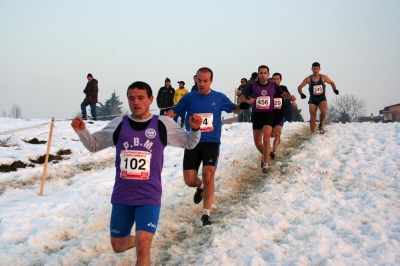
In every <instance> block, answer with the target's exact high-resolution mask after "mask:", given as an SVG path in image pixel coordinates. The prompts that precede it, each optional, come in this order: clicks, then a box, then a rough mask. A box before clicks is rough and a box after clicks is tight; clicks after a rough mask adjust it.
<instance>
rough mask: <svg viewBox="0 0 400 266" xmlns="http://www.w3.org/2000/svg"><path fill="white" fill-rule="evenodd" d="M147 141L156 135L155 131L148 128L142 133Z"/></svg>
mask: <svg viewBox="0 0 400 266" xmlns="http://www.w3.org/2000/svg"><path fill="white" fill-rule="evenodd" d="M144 134H145V135H146V137H147V138H148V139H154V138H155V136H156V135H157V133H156V131H155V130H154V129H153V128H149V129H147V130H146V132H145V133H144Z"/></svg>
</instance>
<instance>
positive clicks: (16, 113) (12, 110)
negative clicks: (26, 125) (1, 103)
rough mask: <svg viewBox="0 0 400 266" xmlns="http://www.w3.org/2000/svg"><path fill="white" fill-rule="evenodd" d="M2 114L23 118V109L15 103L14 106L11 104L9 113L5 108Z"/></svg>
mask: <svg viewBox="0 0 400 266" xmlns="http://www.w3.org/2000/svg"><path fill="white" fill-rule="evenodd" d="M1 116H3V117H11V118H22V111H21V108H20V107H19V106H18V105H16V104H13V106H11V108H10V110H8V113H7V112H6V111H5V110H3V111H2V113H1Z"/></svg>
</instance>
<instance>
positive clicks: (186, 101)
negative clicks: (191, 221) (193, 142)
mask: <svg viewBox="0 0 400 266" xmlns="http://www.w3.org/2000/svg"><path fill="white" fill-rule="evenodd" d="M212 82H213V72H212V70H211V69H209V68H207V67H202V68H200V69H199V70H198V71H197V85H198V90H197V91H192V92H190V93H188V94H186V95H185V96H183V97H182V99H181V100H180V101H179V102H178V104H177V105H176V106H174V107H173V108H172V109H171V110H170V111H168V113H167V116H169V117H171V118H172V117H174V116H176V114H179V113H182V112H187V115H188V116H191V115H193V114H198V115H199V116H201V118H202V124H201V126H200V130H201V138H200V142H199V144H197V146H196V147H195V148H194V149H192V150H188V149H186V150H185V154H184V156H183V177H184V180H185V183H186V185H188V186H189V187H195V188H197V189H196V192H195V194H194V197H193V201H194V203H195V204H199V203H200V202H201V201H202V200H203V197H204V200H203V215H202V217H201V221H202V222H203V226H206V225H211V224H212V221H211V218H210V212H211V206H212V202H213V198H214V175H215V171H216V168H217V164H218V156H219V146H220V144H221V130H222V121H221V113H222V111H225V112H227V113H231V112H234V113H236V114H240V113H241V112H243V109H246V108H248V107H249V104H248V103H247V102H245V103H242V104H241V105H240V106H239V105H236V104H234V103H233V102H232V101H231V100H229V98H228V97H226V95H225V94H223V93H221V92H217V91H215V90H212V89H211V84H212ZM186 120H187V118H186ZM201 163H202V164H203V171H202V179H200V178H198V177H197V173H198V170H199V167H200V164H201Z"/></svg>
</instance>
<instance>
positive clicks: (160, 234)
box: [152, 125, 311, 265]
mask: <svg viewBox="0 0 400 266" xmlns="http://www.w3.org/2000/svg"><path fill="white" fill-rule="evenodd" d="M309 130H310V129H309V126H308V125H304V126H303V127H301V130H300V131H298V132H296V133H295V134H293V135H290V136H288V139H285V141H282V142H281V143H280V145H279V148H278V150H277V152H276V157H275V159H274V160H270V162H269V163H270V168H269V172H268V173H267V174H263V173H262V172H261V168H260V161H261V155H260V154H259V153H258V152H257V153H256V152H255V155H254V159H253V160H254V161H253V162H252V163H251V164H250V165H249V162H248V161H244V162H237V161H234V162H232V172H231V174H232V177H231V178H230V179H229V181H228V180H227V179H225V180H224V181H219V180H218V170H217V173H216V178H215V195H214V202H213V209H212V210H211V218H212V220H213V222H214V224H213V225H212V226H206V227H203V226H202V224H201V222H200V214H201V209H202V203H200V204H199V205H201V206H198V205H195V204H194V203H193V199H192V198H190V199H185V200H184V201H183V202H181V203H180V204H175V205H173V206H167V209H165V210H164V212H162V214H161V216H160V224H159V228H158V230H157V234H156V236H155V238H154V240H153V248H152V263H153V264H154V265H189V264H193V263H195V262H196V261H197V260H198V258H199V256H201V252H202V250H204V246H205V247H207V246H210V245H211V243H210V241H209V240H210V239H212V235H213V230H216V231H217V230H220V229H221V228H224V227H226V226H227V224H228V222H229V220H230V219H240V218H243V217H244V215H245V214H243V217H239V216H238V212H237V211H234V212H233V211H232V210H233V209H238V208H240V207H242V206H250V207H251V206H254V205H255V204H257V203H254V202H251V201H250V197H251V196H252V195H253V194H257V193H262V190H263V189H264V185H265V184H266V183H267V182H274V183H280V182H281V181H282V180H283V179H284V178H285V176H286V174H287V173H288V172H290V171H292V170H293V169H292V167H294V166H293V165H290V163H288V159H289V158H290V157H291V156H292V155H295V154H297V153H298V152H299V150H298V148H299V146H300V145H301V144H302V143H304V142H305V141H307V140H309V139H310V137H311V135H310V133H309ZM251 145H253V143H251ZM254 149H255V148H254ZM232 181H234V182H232ZM194 192H195V190H194V189H193V193H194ZM195 206H196V207H195ZM199 209H200V212H199ZM182 251H185V252H184V253H183V252H182Z"/></svg>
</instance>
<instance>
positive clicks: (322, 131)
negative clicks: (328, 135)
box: [318, 124, 325, 134]
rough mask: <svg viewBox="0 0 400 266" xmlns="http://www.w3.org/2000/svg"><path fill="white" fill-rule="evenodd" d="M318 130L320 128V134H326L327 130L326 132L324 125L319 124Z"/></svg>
mask: <svg viewBox="0 0 400 266" xmlns="http://www.w3.org/2000/svg"><path fill="white" fill-rule="evenodd" d="M318 128H319V133H321V134H325V130H324V125H323V124H319V126H318Z"/></svg>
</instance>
